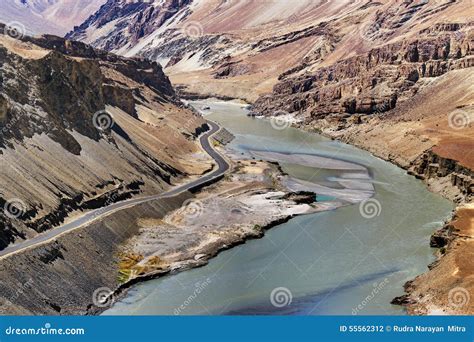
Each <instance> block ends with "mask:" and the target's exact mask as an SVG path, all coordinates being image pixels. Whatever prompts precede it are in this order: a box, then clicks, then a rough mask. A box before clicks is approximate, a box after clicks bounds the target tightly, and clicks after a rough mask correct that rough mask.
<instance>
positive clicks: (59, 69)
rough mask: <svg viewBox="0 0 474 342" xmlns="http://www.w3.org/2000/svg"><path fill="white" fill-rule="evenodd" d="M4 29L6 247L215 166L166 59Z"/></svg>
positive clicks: (1, 172)
mask: <svg viewBox="0 0 474 342" xmlns="http://www.w3.org/2000/svg"><path fill="white" fill-rule="evenodd" d="M3 32H4V26H3V24H2V25H0V156H1V160H2V168H1V169H0V183H1V184H3V185H4V186H3V187H2V189H0V206H1V207H2V208H5V210H2V211H0V249H4V248H5V247H6V246H8V245H9V244H11V243H15V242H17V241H21V240H25V239H28V238H30V237H32V236H35V235H37V234H38V233H41V232H44V231H46V230H49V229H52V228H53V227H55V226H57V225H58V224H60V223H62V222H64V221H65V220H67V219H68V218H70V217H72V216H74V215H77V214H78V213H80V212H81V211H84V210H88V209H94V208H99V207H101V206H103V205H105V204H111V203H114V202H117V201H120V200H123V199H125V198H129V197H131V196H133V195H136V194H144V195H146V194H157V193H160V192H162V191H163V190H165V189H167V188H169V187H170V185H171V184H172V183H175V182H177V181H179V180H181V179H182V178H183V177H185V176H189V175H196V174H201V173H202V172H203V171H204V170H207V169H208V168H209V163H207V162H205V161H203V162H200V161H199V159H197V158H196V153H200V152H201V149H200V145H199V143H198V142H197V141H196V139H195V138H196V136H197V134H198V133H199V132H201V131H202V130H204V129H205V128H206V126H205V122H204V121H203V119H202V118H201V117H200V116H197V115H196V114H195V113H194V112H193V111H191V110H189V109H187V108H186V107H184V106H183V105H182V103H181V102H180V101H179V100H178V98H177V96H176V94H175V92H174V89H173V88H172V86H171V84H170V82H169V79H168V78H167V77H166V76H165V75H164V73H163V71H162V69H161V67H160V66H159V65H158V64H156V63H154V62H149V61H147V60H144V59H140V58H123V57H119V56H116V55H113V54H109V53H107V52H101V51H96V50H94V49H92V48H91V47H90V46H87V45H85V44H83V43H80V42H71V41H67V40H65V39H63V38H58V37H55V36H41V37H39V38H32V37H28V36H24V37H21V39H13V38H11V37H10V36H8V35H4V34H2V33H3ZM190 161H192V163H191V162H190Z"/></svg>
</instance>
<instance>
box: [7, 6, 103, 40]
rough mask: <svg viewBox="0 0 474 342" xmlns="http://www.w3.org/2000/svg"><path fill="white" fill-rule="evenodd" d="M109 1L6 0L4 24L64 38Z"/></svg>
mask: <svg viewBox="0 0 474 342" xmlns="http://www.w3.org/2000/svg"><path fill="white" fill-rule="evenodd" d="M104 2H105V0H2V3H1V5H0V6H1V11H0V22H3V23H9V24H10V25H12V26H14V27H16V28H18V29H20V30H23V31H24V33H28V34H41V33H49V34H56V35H61V36H62V35H64V34H65V33H66V32H68V31H70V30H71V29H72V28H73V27H74V25H78V24H80V23H82V22H83V21H84V20H85V19H86V18H87V17H89V16H90V15H91V14H92V13H94V12H95V11H97V10H98V9H99V7H100V6H101V5H102V4H103V3H104Z"/></svg>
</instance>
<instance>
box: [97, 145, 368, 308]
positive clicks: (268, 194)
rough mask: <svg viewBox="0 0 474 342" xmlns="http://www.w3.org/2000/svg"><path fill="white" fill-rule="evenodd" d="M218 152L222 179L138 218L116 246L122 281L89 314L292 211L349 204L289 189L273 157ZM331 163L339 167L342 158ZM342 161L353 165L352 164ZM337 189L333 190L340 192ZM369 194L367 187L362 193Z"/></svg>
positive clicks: (257, 234) (197, 263) (258, 233)
mask: <svg viewBox="0 0 474 342" xmlns="http://www.w3.org/2000/svg"><path fill="white" fill-rule="evenodd" d="M221 152H222V154H225V155H228V156H230V157H231V160H232V165H233V168H232V171H231V173H230V174H228V175H227V176H226V177H225V178H224V179H223V180H221V181H220V182H218V183H216V184H213V185H211V186H209V187H206V188H205V189H203V190H202V191H201V192H199V193H197V194H196V197H194V198H192V199H189V200H188V201H185V202H184V203H183V206H182V207H181V208H179V209H176V210H173V211H171V212H169V213H168V214H167V215H165V216H164V217H163V218H162V219H159V220H152V219H147V218H146V217H144V218H142V219H140V220H138V232H139V233H138V234H137V235H135V236H134V237H132V238H131V239H129V240H128V241H127V243H126V244H123V245H122V249H121V251H120V258H121V260H120V262H119V265H120V270H119V274H120V278H121V280H122V284H121V285H120V286H119V287H118V288H117V289H116V290H115V291H113V292H111V293H110V294H109V300H108V305H106V306H105V305H104V306H101V305H100V306H96V307H94V308H93V309H92V310H91V313H93V314H98V313H100V312H102V311H103V310H104V309H106V307H107V306H109V305H111V304H113V303H114V302H115V301H116V300H118V299H121V298H123V297H124V296H125V295H126V293H127V291H128V289H129V288H130V287H132V286H134V285H136V284H138V283H140V282H143V281H147V280H151V279H154V278H159V277H162V276H164V275H167V274H176V273H178V272H182V271H184V270H188V269H191V268H196V267H201V266H204V265H206V264H207V263H208V262H209V261H210V260H211V259H212V258H214V257H215V256H216V255H218V254H219V253H220V252H222V251H224V250H228V249H230V248H232V247H235V246H237V245H240V244H243V243H245V242H246V241H248V240H251V239H258V238H262V237H263V236H264V234H265V231H266V230H268V229H270V228H272V227H275V226H278V225H281V224H283V223H285V222H287V221H289V220H290V219H292V218H293V217H295V216H299V215H306V214H311V213H316V212H321V211H327V210H334V209H336V208H338V207H340V206H344V205H347V203H348V202H347V201H345V200H342V199H341V201H337V200H335V201H330V202H326V201H323V202H319V201H317V200H316V198H317V195H316V194H315V193H313V192H309V191H292V190H291V189H289V188H288V186H287V184H288V180H289V177H288V176H287V175H286V174H284V173H283V172H282V170H281V167H280V166H279V164H278V163H277V162H266V161H263V160H247V159H245V158H244V157H241V156H238V155H235V154H232V151H229V150H227V151H224V149H221ZM333 163H334V164H335V165H334V167H338V168H339V167H341V168H343V166H341V165H340V164H343V162H340V164H338V162H337V161H334V162H333ZM344 165H345V167H346V168H347V167H349V166H352V168H357V165H354V164H351V163H344ZM359 170H360V169H359ZM360 171H361V170H360ZM365 171H366V170H365ZM347 191H351V190H350V189H349V188H347ZM341 193H342V191H341V190H339V191H335V192H334V193H331V195H334V196H336V197H344V196H342V195H341ZM372 195H373V191H371V192H370V191H369V192H366V193H365V194H364V195H363V197H364V198H365V197H370V196H372ZM262 213H265V215H262Z"/></svg>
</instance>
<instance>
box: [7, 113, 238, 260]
mask: <svg viewBox="0 0 474 342" xmlns="http://www.w3.org/2000/svg"><path fill="white" fill-rule="evenodd" d="M207 124H208V125H209V126H210V128H211V129H210V130H209V131H207V132H206V133H204V134H203V135H202V136H201V137H200V138H199V141H200V143H201V146H202V148H203V149H204V151H206V152H207V153H208V154H209V155H210V156H211V157H212V158H213V159H214V160H215V162H216V163H217V169H215V170H214V171H212V172H211V173H209V174H207V175H205V176H202V177H201V178H199V179H196V180H194V181H192V182H189V183H187V184H183V185H180V186H177V187H175V188H173V189H171V190H169V191H166V192H164V193H161V194H159V195H153V196H148V197H142V198H135V199H133V198H132V199H129V200H125V201H122V202H117V203H113V204H110V205H108V206H106V207H102V208H99V209H95V210H93V211H90V212H88V213H86V214H84V215H82V216H80V217H78V218H76V219H74V220H73V221H71V222H69V223H67V224H64V225H62V226H59V227H57V228H54V229H51V230H49V231H47V232H44V233H41V234H39V235H37V236H35V237H34V238H32V239H29V240H26V241H23V242H20V243H17V244H14V245H11V246H9V247H7V248H5V249H4V250H2V251H0V258H3V257H6V256H9V255H11V254H14V253H18V252H21V251H22V250H24V249H27V248H31V247H35V246H37V245H41V244H43V243H45V242H48V241H50V240H53V239H55V238H56V237H58V236H59V235H62V234H64V233H67V232H70V231H72V230H75V229H77V228H79V227H82V226H84V225H86V224H89V223H92V222H93V221H96V220H99V219H101V218H102V217H104V216H106V215H108V214H111V213H112V212H115V211H118V210H121V209H125V208H130V207H133V206H135V205H137V204H141V203H145V202H149V201H153V200H156V199H160V198H166V197H172V196H176V195H178V194H180V193H182V192H185V191H189V190H193V189H196V188H198V187H200V186H202V185H204V184H206V183H208V182H210V181H212V180H213V179H215V178H217V177H220V176H222V175H223V174H224V173H225V172H226V171H227V170H229V163H228V162H227V161H226V160H225V159H224V158H223V157H222V156H221V155H220V154H219V152H217V151H216V150H215V149H214V148H213V147H212V145H211V143H210V141H209V138H210V137H211V136H212V135H214V134H215V133H217V132H218V131H219V130H220V127H219V126H218V125H217V124H216V123H214V122H212V121H207Z"/></svg>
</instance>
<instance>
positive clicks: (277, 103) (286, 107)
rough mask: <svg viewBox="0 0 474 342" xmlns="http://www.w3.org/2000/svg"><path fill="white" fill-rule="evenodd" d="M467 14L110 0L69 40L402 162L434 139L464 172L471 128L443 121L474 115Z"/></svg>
mask: <svg viewBox="0 0 474 342" xmlns="http://www.w3.org/2000/svg"><path fill="white" fill-rule="evenodd" d="M473 17H474V7H473V6H472V2H471V1H466V0H462V1H452V0H438V1H430V2H428V1H423V0H421V1H415V0H409V1H403V2H402V3H400V2H399V1H395V0H392V1H385V2H383V3H382V2H376V1H355V2H354V1H314V0H308V1H300V2H297V3H295V2H292V1H286V0H275V1H263V2H260V1H247V0H240V1H212V0H211V1H204V0H195V1H177V0H176V1H174V0H173V1H171V0H169V1H151V2H149V3H144V2H143V3H128V2H126V1H121V0H108V1H107V3H106V4H104V6H102V7H101V8H100V10H99V11H97V12H96V13H95V14H94V15H92V16H91V17H90V18H89V19H87V20H86V21H85V22H84V23H83V24H82V25H80V26H79V27H76V29H75V30H74V31H73V32H71V33H69V34H68V38H70V39H76V40H82V41H85V42H87V43H90V44H92V45H93V46H95V47H98V48H101V49H105V50H108V51H113V52H115V53H118V54H121V55H125V56H142V57H145V58H147V59H149V60H153V61H157V62H159V63H160V64H162V65H163V66H164V68H165V71H166V73H167V74H168V75H169V76H170V79H171V81H172V83H173V84H174V85H175V86H176V87H177V89H178V90H179V92H180V94H182V95H185V96H195V97H206V96H218V97H223V98H243V99H245V100H247V101H249V102H251V103H253V104H254V110H255V112H258V113H259V114H262V115H266V116H273V115H274V114H275V113H276V114H281V113H283V114H285V115H286V114H288V115H291V116H293V117H294V119H295V121H297V122H299V125H300V126H301V127H304V128H307V129H309V130H318V131H320V132H324V133H325V134H327V135H330V136H333V137H336V138H340V139H343V140H347V141H350V142H352V143H354V144H357V145H359V146H362V147H364V148H366V149H369V150H372V151H374V152H375V153H377V154H379V155H382V156H384V157H385V158H386V159H391V160H394V161H395V162H397V163H398V164H401V165H404V166H405V167H408V166H409V165H410V163H412V162H413V161H415V160H416V159H417V158H421V156H422V155H423V152H425V151H426V150H428V149H430V148H433V147H434V146H435V145H436V150H437V151H438V152H439V153H442V154H443V156H444V157H446V158H451V159H454V160H458V161H460V162H462V164H463V165H464V166H466V167H468V168H471V169H474V160H473V159H472V157H470V155H469V154H466V153H465V151H469V150H470V149H472V148H473V147H474V145H473V142H472V136H473V135H472V134H471V133H472V125H467V124H465V125H464V126H465V127H460V128H462V129H461V130H459V129H452V127H451V126H453V125H456V124H461V125H462V124H463V123H466V122H467V123H469V121H470V120H471V118H472V115H474V113H473V110H474V99H473V96H472V94H473V92H472V91H470V89H472V88H471V85H472V80H473V79H472V78H473V72H472V70H473V69H472V67H473V65H474V56H473V27H474V22H473V21H472V18H473ZM427 99H432V100H433V101H432V102H431V103H433V104H435V105H431V103H427V102H428V101H427ZM389 114H390V115H389ZM407 121H414V122H416V123H417V125H418V126H417V127H406V125H404V122H407ZM374 123H376V125H375V126H376V127H377V128H373V127H374ZM421 126H423V127H421ZM455 128H458V127H455ZM369 130H370V131H371V132H372V135H373V136H374V137H373V138H374V140H368V139H366V138H365V135H364V132H366V131H369ZM374 130H377V131H378V133H377V134H375V132H374ZM412 136H413V137H414V138H413V139H412V140H413V141H409V142H407V140H408V138H410V137H412ZM387 137H390V139H389V140H390V144H389V145H390V146H387V144H386V143H385V142H383V141H384V139H386V138H387ZM407 137H408V138H407ZM420 140H421V142H420ZM402 142H403V144H405V145H407V146H406V147H404V148H401V143H402ZM461 143H462V144H461ZM458 144H461V145H460V146H462V148H461V149H458V148H453V146H454V145H458ZM462 184H463V185H461V189H460V190H461V192H462V193H464V194H466V193H469V187H470V185H469V182H468V183H467V185H466V184H464V183H462ZM446 195H448V197H450V198H454V197H456V196H458V195H459V194H457V193H452V194H446Z"/></svg>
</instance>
